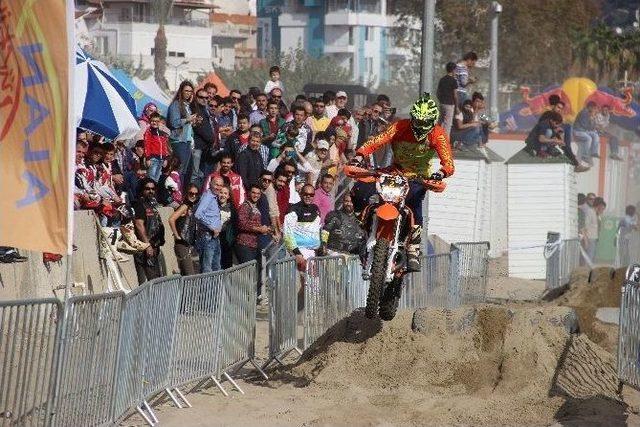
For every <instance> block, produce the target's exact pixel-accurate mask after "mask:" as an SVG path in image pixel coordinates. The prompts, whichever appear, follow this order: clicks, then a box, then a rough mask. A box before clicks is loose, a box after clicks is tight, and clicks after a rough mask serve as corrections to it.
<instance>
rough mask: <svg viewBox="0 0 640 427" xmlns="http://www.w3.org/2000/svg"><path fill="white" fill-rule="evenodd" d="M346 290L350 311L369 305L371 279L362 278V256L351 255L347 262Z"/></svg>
mask: <svg viewBox="0 0 640 427" xmlns="http://www.w3.org/2000/svg"><path fill="white" fill-rule="evenodd" d="M346 266H347V267H346V275H347V279H346V280H347V283H346V287H347V289H346V291H347V304H348V307H349V311H353V310H355V309H356V308H360V307H364V306H366V305H367V295H368V293H369V281H368V280H362V262H360V257H358V256H353V255H352V256H349V257H347V262H346Z"/></svg>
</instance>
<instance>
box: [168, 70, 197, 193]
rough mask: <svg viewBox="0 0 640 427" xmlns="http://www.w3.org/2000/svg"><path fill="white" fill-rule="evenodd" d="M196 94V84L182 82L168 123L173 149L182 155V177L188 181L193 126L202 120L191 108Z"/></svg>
mask: <svg viewBox="0 0 640 427" xmlns="http://www.w3.org/2000/svg"><path fill="white" fill-rule="evenodd" d="M193 96H194V86H193V83H191V82H190V81H189V80H185V81H183V82H182V83H180V87H179V88H178V90H177V91H176V95H175V97H174V98H173V101H172V102H171V105H169V111H168V112H167V124H168V125H169V129H171V134H170V138H171V146H172V151H173V153H175V154H176V155H177V156H178V157H180V164H181V167H180V177H181V178H182V182H187V180H188V178H189V177H187V170H188V169H189V164H190V162H191V144H192V143H193V126H194V125H195V124H197V123H198V122H199V120H200V118H199V116H198V115H197V114H194V113H193V111H192V109H191V101H192V100H193Z"/></svg>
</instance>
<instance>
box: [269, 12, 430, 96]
mask: <svg viewBox="0 0 640 427" xmlns="http://www.w3.org/2000/svg"><path fill="white" fill-rule="evenodd" d="M257 10H258V20H259V22H258V27H259V34H258V45H259V47H258V52H259V55H260V56H263V57H264V56H266V55H267V54H268V53H269V50H270V49H271V48H273V49H275V50H278V51H279V52H282V53H285V52H288V51H290V50H292V49H296V48H298V47H302V48H303V49H305V50H306V51H307V52H309V53H311V54H312V55H316V56H320V55H326V56H330V57H332V58H334V59H335V60H336V61H337V62H338V63H339V64H340V65H342V66H343V67H344V68H346V69H347V70H349V71H350V72H351V74H352V76H353V79H354V80H356V81H358V82H360V83H362V84H365V85H372V86H374V87H375V86H377V85H378V84H379V83H380V82H382V81H387V80H389V79H390V77H391V76H392V75H393V73H394V72H395V71H396V70H398V69H399V68H400V67H402V65H403V64H404V63H405V61H406V60H408V59H410V58H411V51H410V49H408V48H403V47H399V46H398V43H397V42H396V40H395V36H394V34H393V32H392V30H393V29H394V28H395V27H397V26H399V24H400V23H399V21H398V18H397V17H396V16H394V15H391V14H390V13H388V9H387V0H328V1H319V0H308V1H304V2H300V1H297V0H258V4H257ZM414 30H415V31H412V32H411V37H416V36H417V32H416V31H417V30H419V26H418V25H417V24H416V26H415V28H414Z"/></svg>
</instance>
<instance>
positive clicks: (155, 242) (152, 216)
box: [133, 178, 164, 285]
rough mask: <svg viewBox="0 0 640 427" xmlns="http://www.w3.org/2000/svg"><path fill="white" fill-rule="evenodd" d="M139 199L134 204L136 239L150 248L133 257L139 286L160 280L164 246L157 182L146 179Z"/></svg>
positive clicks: (143, 181) (141, 184)
mask: <svg viewBox="0 0 640 427" xmlns="http://www.w3.org/2000/svg"><path fill="white" fill-rule="evenodd" d="M138 194H139V198H138V200H137V201H136V202H135V203H134V204H133V211H134V218H135V219H134V226H135V232H136V237H137V238H138V239H139V240H141V241H142V242H143V243H148V244H149V246H148V247H147V248H146V249H145V250H144V251H143V252H137V253H135V254H134V255H133V260H134V263H135V266H136V274H137V276H138V284H139V285H142V284H143V283H144V282H145V281H147V280H152V279H155V278H158V277H160V276H161V275H162V273H161V271H160V261H159V255H160V247H161V246H163V245H164V225H162V218H161V217H160V213H159V212H158V202H157V201H156V182H155V181H154V180H153V179H151V178H144V179H142V181H141V182H140V189H139V190H138Z"/></svg>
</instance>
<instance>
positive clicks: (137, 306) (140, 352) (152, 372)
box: [114, 276, 182, 422]
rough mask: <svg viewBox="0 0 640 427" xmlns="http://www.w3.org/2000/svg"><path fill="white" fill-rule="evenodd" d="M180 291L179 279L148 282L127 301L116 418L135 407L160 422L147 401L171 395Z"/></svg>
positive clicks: (121, 339)
mask: <svg viewBox="0 0 640 427" xmlns="http://www.w3.org/2000/svg"><path fill="white" fill-rule="evenodd" d="M181 291H182V288H181V279H180V277H179V276H172V277H167V278H161V279H155V280H152V281H150V282H147V283H145V284H144V285H142V286H140V287H139V288H137V289H136V290H134V291H133V292H131V293H130V294H128V295H127V296H126V297H125V303H124V309H123V316H122V330H121V333H120V354H119V362H120V364H119V366H118V380H117V386H116V398H115V409H114V411H115V414H116V415H117V416H120V415H122V414H124V413H126V412H127V411H128V410H129V409H130V408H132V407H135V408H136V409H137V410H138V411H139V412H141V413H142V412H143V409H146V410H147V411H148V412H149V413H150V416H151V418H152V421H156V422H157V418H155V415H154V414H153V412H152V411H151V408H150V407H149V405H148V404H147V403H146V400H147V399H148V398H150V397H151V396H153V395H154V394H156V393H158V392H159V391H162V390H167V391H168V387H169V385H170V384H169V383H170V374H171V356H172V353H173V340H174V334H175V327H176V319H177V314H178V309H179V305H180V301H181V293H182V292H181ZM171 397H172V398H173V396H171ZM143 416H144V415H143Z"/></svg>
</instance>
